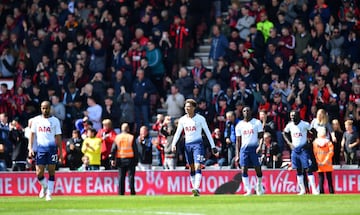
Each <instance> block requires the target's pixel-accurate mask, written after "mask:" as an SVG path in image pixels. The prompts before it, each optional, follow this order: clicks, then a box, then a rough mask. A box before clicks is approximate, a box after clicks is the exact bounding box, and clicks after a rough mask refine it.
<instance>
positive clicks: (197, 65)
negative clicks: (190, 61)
mask: <svg viewBox="0 0 360 215" xmlns="http://www.w3.org/2000/svg"><path fill="white" fill-rule="evenodd" d="M205 71H206V68H205V67H204V64H203V63H202V60H201V58H200V57H195V58H194V67H193V68H192V69H191V73H190V76H191V77H192V78H193V79H194V86H198V87H200V86H202V85H203V82H202V79H204V77H205Z"/></svg>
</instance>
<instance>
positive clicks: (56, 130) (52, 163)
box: [28, 101, 63, 201]
mask: <svg viewBox="0 0 360 215" xmlns="http://www.w3.org/2000/svg"><path fill="white" fill-rule="evenodd" d="M61 134H62V133H61V126H60V121H59V119H57V118H56V117H54V116H51V115H50V102H49V101H44V102H42V103H41V115H40V116H37V117H35V118H34V119H33V120H32V125H31V134H30V139H29V145H28V150H29V157H33V156H34V151H33V144H34V139H35V137H36V143H37V153H36V158H35V159H36V176H37V178H38V181H39V183H40V184H41V191H40V193H39V197H40V198H44V197H45V196H46V198H45V199H46V201H50V200H51V195H52V193H53V192H54V186H55V167H56V164H57V162H61V161H62V160H63V156H62V150H61V149H62V148H61ZM58 150H59V156H60V157H58ZM46 165H47V170H48V173H49V180H48V181H47V182H46V179H45V177H44V171H45V167H46Z"/></svg>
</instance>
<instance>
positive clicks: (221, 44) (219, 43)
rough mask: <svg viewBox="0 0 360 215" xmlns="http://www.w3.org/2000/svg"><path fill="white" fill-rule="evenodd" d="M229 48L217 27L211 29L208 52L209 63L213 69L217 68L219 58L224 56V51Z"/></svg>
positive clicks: (226, 40) (227, 42)
mask: <svg viewBox="0 0 360 215" xmlns="http://www.w3.org/2000/svg"><path fill="white" fill-rule="evenodd" d="M228 47H229V41H228V39H227V38H226V36H225V35H223V34H222V33H221V31H220V28H219V26H217V25H214V26H213V27H212V37H211V47H210V52H209V63H210V64H212V66H213V68H215V67H216V66H217V62H218V60H219V58H220V57H224V56H225V54H226V53H225V51H226V49H227V48H228Z"/></svg>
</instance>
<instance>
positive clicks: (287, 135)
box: [282, 131, 294, 149]
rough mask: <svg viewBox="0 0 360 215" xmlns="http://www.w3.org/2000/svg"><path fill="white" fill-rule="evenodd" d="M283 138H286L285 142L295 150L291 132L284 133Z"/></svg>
mask: <svg viewBox="0 0 360 215" xmlns="http://www.w3.org/2000/svg"><path fill="white" fill-rule="evenodd" d="M282 136H283V138H284V140H285V142H286V143H287V144H288V145H289V147H290V148H291V149H293V148H294V145H293V144H292V143H291V141H290V132H285V131H284V132H283V133H282Z"/></svg>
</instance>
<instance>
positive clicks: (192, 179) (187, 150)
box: [185, 144, 195, 189]
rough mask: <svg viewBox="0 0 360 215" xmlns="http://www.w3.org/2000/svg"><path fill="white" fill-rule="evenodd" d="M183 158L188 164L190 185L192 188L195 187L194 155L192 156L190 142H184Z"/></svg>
mask: <svg viewBox="0 0 360 215" xmlns="http://www.w3.org/2000/svg"><path fill="white" fill-rule="evenodd" d="M185 159H186V163H187V164H188V165H189V170H190V182H191V186H192V189H195V166H194V156H193V153H192V147H191V145H190V144H185Z"/></svg>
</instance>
